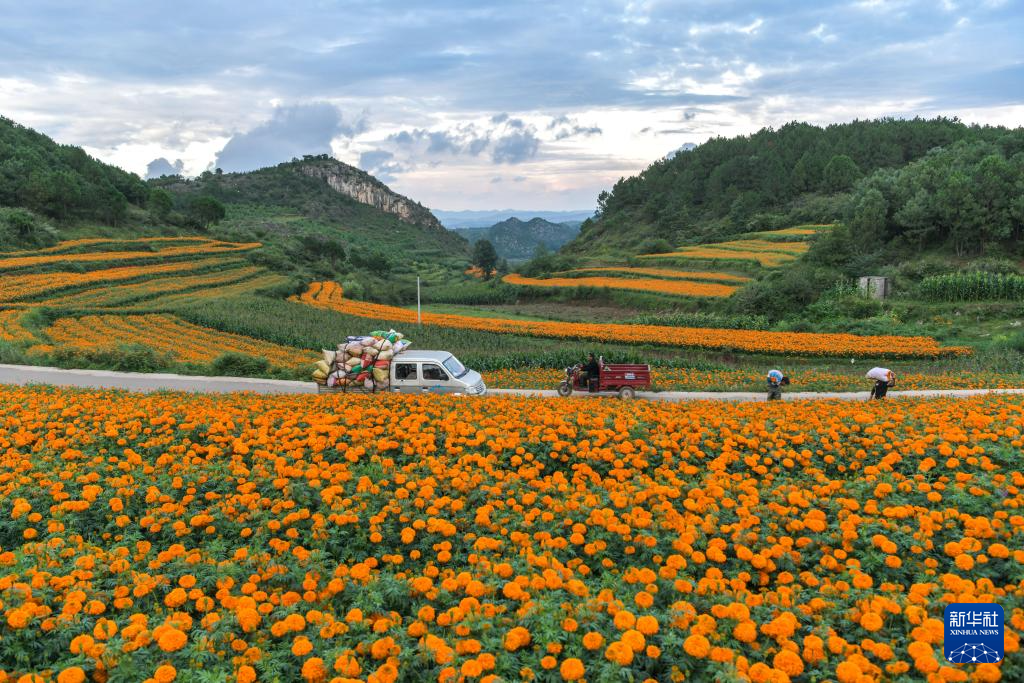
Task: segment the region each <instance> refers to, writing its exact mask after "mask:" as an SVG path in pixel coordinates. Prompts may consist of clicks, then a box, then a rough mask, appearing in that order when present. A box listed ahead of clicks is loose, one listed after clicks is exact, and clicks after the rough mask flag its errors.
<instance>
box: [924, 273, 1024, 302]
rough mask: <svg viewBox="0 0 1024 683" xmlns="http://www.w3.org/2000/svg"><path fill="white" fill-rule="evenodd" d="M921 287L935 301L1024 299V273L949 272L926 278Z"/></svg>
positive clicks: (928, 297)
mask: <svg viewBox="0 0 1024 683" xmlns="http://www.w3.org/2000/svg"><path fill="white" fill-rule="evenodd" d="M919 288H920V292H921V295H922V296H923V297H924V298H927V299H932V300H936V301H985V300H992V299H1024V275H1015V274H1012V273H977V272H975V273H947V274H945V275H932V276H930V277H926V278H924V279H923V280H922V281H921V284H920V286H919Z"/></svg>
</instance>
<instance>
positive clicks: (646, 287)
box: [502, 273, 737, 297]
mask: <svg viewBox="0 0 1024 683" xmlns="http://www.w3.org/2000/svg"><path fill="white" fill-rule="evenodd" d="M502 281H503V282H505V283H507V284H510V285H516V286H519V287H607V288H609V289H632V290H637V291H641V292H655V293H658V294H670V295H674V296H692V297H726V296H732V294H733V293H734V292H735V291H736V289H737V288H736V287H735V286H734V285H724V284H721V283H718V282H692V281H689V280H680V279H668V278H665V279H660V278H618V277H606V276H602V275H596V276H592V277H583V276H581V277H547V278H534V277H525V276H523V275H519V274H518V273H510V274H508V275H506V276H505V277H503V278H502Z"/></svg>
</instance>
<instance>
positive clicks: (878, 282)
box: [857, 275, 891, 299]
mask: <svg viewBox="0 0 1024 683" xmlns="http://www.w3.org/2000/svg"><path fill="white" fill-rule="evenodd" d="M857 284H858V286H859V287H860V291H862V292H864V293H865V294H867V295H868V296H870V297H872V298H875V299H884V298H886V297H887V296H889V293H890V291H891V290H890V286H889V278H887V277H882V276H881V275H865V276H864V277H862V278H860V280H858V282H857Z"/></svg>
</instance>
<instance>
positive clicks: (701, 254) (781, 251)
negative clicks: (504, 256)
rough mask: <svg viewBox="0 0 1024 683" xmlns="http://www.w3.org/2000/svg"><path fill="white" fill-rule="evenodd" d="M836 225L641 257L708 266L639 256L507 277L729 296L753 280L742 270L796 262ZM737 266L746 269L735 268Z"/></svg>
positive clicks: (523, 282)
mask: <svg viewBox="0 0 1024 683" xmlns="http://www.w3.org/2000/svg"><path fill="white" fill-rule="evenodd" d="M831 227H832V226H830V225H797V226H793V227H789V228H784V229H782V230H772V231H762V232H751V233H747V234H744V235H741V236H739V238H737V239H734V240H729V241H725V242H714V243H710V244H701V245H692V246H685V247H680V248H679V249H677V250H675V251H670V252H666V253H660V254H642V255H640V256H638V257H637V258H639V259H644V260H647V261H651V260H660V261H663V262H668V263H671V262H683V263H686V264H689V265H692V264H693V262H697V263H700V262H707V266H708V267H707V268H702V267H700V266H697V267H698V268H700V269H699V270H695V269H693V268H684V267H682V266H680V267H679V268H670V267H646V266H639V265H635V263H636V262H635V261H634V262H633V263H632V264H629V263H625V264H596V265H590V266H586V267H582V268H575V269H573V270H567V271H562V272H559V273H555V274H554V277H544V278H529V277H524V276H522V275H519V274H516V273H513V274H511V275H506V276H505V277H504V278H503V279H504V281H505V282H506V283H508V284H511V285H517V286H521V287H543V288H569V287H599V288H607V289H621V290H633V291H641V292H647V293H652V294H663V295H669V296H680V297H697V298H701V297H707V298H721V297H728V296H732V294H734V293H735V292H736V290H738V289H739V288H740V287H741V286H742V285H744V284H745V283H747V282H750V281H751V280H752V279H753V278H751V277H749V276H748V275H745V274H743V272H742V271H744V270H747V271H749V270H750V269H751V268H754V269H762V268H779V267H781V266H785V265H786V264H789V263H792V262H794V261H796V260H797V259H799V258H800V257H801V256H803V255H804V254H805V253H806V252H807V250H808V249H809V248H810V242H809V240H810V239H811V238H813V237H814V236H815V235H817V234H819V233H821V232H822V231H823V230H827V229H829V228H831ZM702 265H703V264H702ZM736 270H739V271H741V272H733V271H736ZM755 272H756V271H755ZM709 283H716V284H715V285H711V284H709Z"/></svg>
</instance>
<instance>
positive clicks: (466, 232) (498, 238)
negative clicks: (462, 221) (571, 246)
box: [454, 218, 580, 261]
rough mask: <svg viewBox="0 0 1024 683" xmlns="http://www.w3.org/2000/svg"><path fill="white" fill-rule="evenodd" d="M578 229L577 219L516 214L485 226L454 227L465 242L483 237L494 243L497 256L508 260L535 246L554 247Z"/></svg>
mask: <svg viewBox="0 0 1024 683" xmlns="http://www.w3.org/2000/svg"><path fill="white" fill-rule="evenodd" d="M579 231H580V223H579V222H576V221H572V222H566V223H552V222H551V221H546V220H544V219H543V218H531V219H530V220H528V221H521V220H519V219H518V218H509V219H508V220H504V221H501V222H500V223H495V224H494V225H492V226H491V227H489V228H462V229H458V230H455V231H454V232H457V233H458V234H460V235H462V236H463V237H465V238H466V239H467V240H469V242H471V243H472V242H476V241H477V240H481V239H486V240H488V241H489V242H491V244H493V245H494V249H495V251H497V252H498V256H499V257H501V258H503V259H508V260H510V261H522V260H525V259H528V258H530V257H531V256H533V254H534V252H535V251H537V247H538V246H541V245H543V246H544V248H545V249H549V250H556V249H558V248H560V247H561V246H562V245H563V244H565V243H566V242H568V241H569V240H571V239H572V238H573V237H575V236H576V235H577V233H579Z"/></svg>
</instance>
